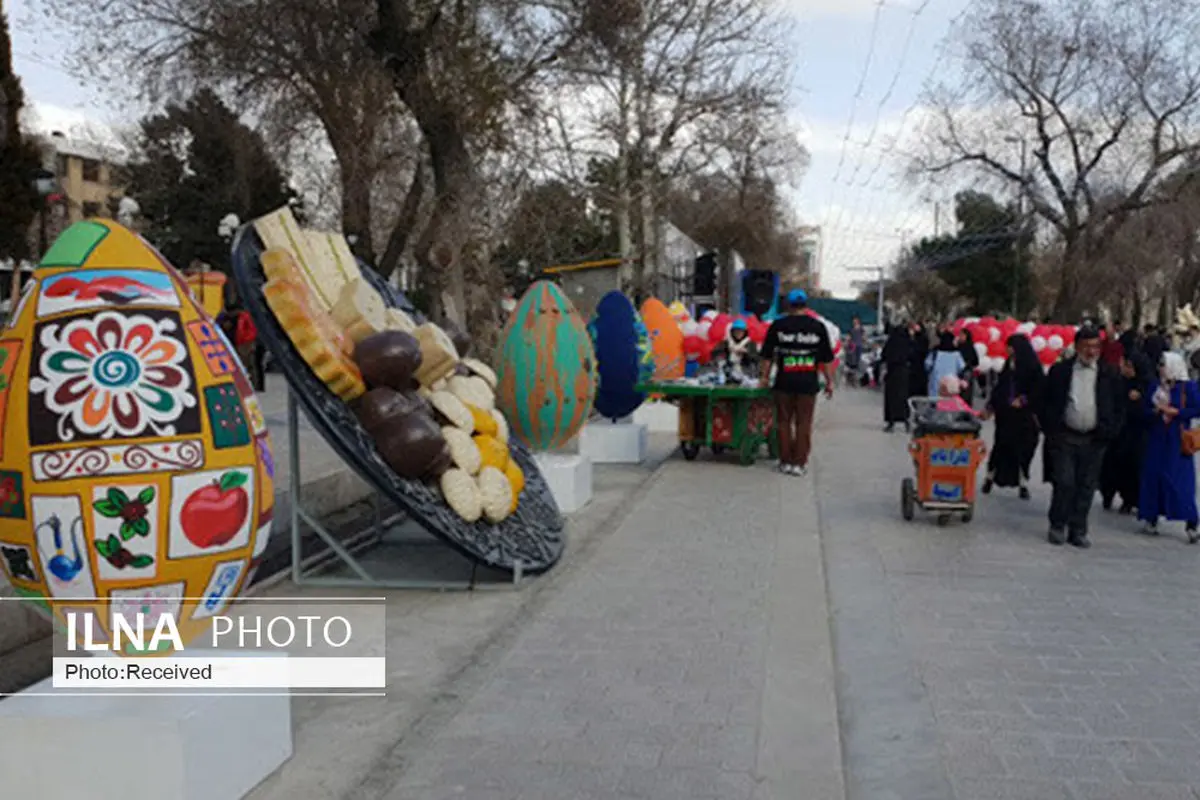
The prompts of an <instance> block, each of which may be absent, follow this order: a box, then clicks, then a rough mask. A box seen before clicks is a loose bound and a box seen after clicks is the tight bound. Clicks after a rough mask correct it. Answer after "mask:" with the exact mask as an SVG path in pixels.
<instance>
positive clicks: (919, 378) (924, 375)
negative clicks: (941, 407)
mask: <svg viewBox="0 0 1200 800" xmlns="http://www.w3.org/2000/svg"><path fill="white" fill-rule="evenodd" d="M928 355H929V332H928V331H926V330H925V326H924V325H921V324H920V323H918V324H916V325H913V327H912V351H911V352H910V353H909V361H908V396H909V397H926V396H928V391H929V389H928V386H927V384H928V383H929V373H928V371H926V369H925V358H926V356H928Z"/></svg>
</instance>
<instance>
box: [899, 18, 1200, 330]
mask: <svg viewBox="0 0 1200 800" xmlns="http://www.w3.org/2000/svg"><path fill="white" fill-rule="evenodd" d="M1198 35H1200V29H1198V28H1197V17H1196V14H1195V7H1194V6H1192V5H1190V4H1186V3H1177V2H1173V1H1172V0H1123V1H1121V2H1118V0H1063V2H1056V3H1047V2H1030V1H1029V0H996V1H995V2H992V3H986V4H979V5H978V6H976V7H975V9H974V10H972V11H971V12H970V13H969V14H968V15H967V16H966V17H965V19H964V20H963V22H962V23H961V25H960V26H959V28H958V29H957V31H956V32H954V33H953V34H952V36H953V37H954V43H955V44H957V45H960V47H961V54H962V66H963V69H962V71H961V73H960V74H958V75H955V77H954V78H951V79H948V80H947V81H944V82H942V83H940V84H938V85H935V86H933V87H932V88H930V89H929V91H928V92H927V97H926V100H927V102H928V104H929V106H930V108H931V110H932V119H931V122H930V124H929V125H928V127H927V129H926V131H925V134H926V136H925V141H924V142H923V152H922V154H921V155H920V156H919V157H918V158H917V159H916V160H915V163H914V168H915V170H916V171H917V172H918V173H919V174H923V175H925V176H927V177H931V178H933V179H935V180H944V176H945V175H946V174H947V173H953V172H961V171H963V170H966V171H967V172H975V173H983V174H984V175H986V176H988V177H990V178H992V179H995V180H997V181H999V182H1001V183H1003V184H1007V185H1009V186H1012V187H1014V188H1016V189H1017V190H1018V191H1019V192H1020V193H1021V194H1022V195H1023V197H1024V198H1025V200H1026V202H1027V203H1028V204H1029V206H1030V207H1031V209H1032V211H1033V212H1034V214H1036V215H1037V217H1038V218H1040V219H1041V220H1044V221H1045V223H1047V224H1048V225H1049V226H1050V227H1051V228H1052V229H1053V230H1054V231H1055V232H1056V233H1057V235H1058V236H1059V237H1060V239H1061V241H1062V258H1061V261H1060V263H1059V273H1060V274H1059V276H1058V278H1059V280H1058V291H1057V294H1056V297H1055V300H1054V304H1053V314H1054V315H1055V316H1056V317H1057V318H1059V319H1070V318H1073V317H1074V316H1076V315H1078V313H1079V312H1081V311H1082V310H1083V297H1084V295H1085V294H1086V292H1085V286H1086V283H1087V281H1088V269H1089V266H1090V265H1091V264H1092V263H1093V262H1094V261H1095V260H1096V259H1097V257H1098V256H1099V255H1100V254H1101V253H1102V252H1103V251H1104V249H1105V248H1106V247H1107V246H1108V245H1109V243H1110V242H1111V241H1112V239H1113V237H1114V236H1115V234H1116V233H1117V231H1118V230H1119V229H1120V228H1121V226H1122V225H1123V224H1124V223H1125V221H1126V220H1127V219H1128V217H1129V215H1130V214H1132V213H1133V212H1135V211H1138V210H1139V209H1142V208H1146V207H1148V206H1152V205H1155V204H1158V203H1162V202H1168V201H1169V200H1170V197H1169V196H1168V195H1166V194H1164V193H1161V192H1156V191H1155V189H1156V187H1157V185H1158V184H1159V182H1160V181H1161V179H1162V177H1163V176H1164V174H1166V173H1167V172H1169V171H1170V170H1172V169H1173V168H1174V167H1176V166H1178V165H1179V164H1181V163H1183V162H1184V161H1186V160H1187V159H1189V158H1190V157H1192V156H1194V155H1195V154H1196V153H1198V152H1200V49H1198V48H1196V46H1195V43H1196V40H1197V36H1198ZM1026 151H1027V155H1028V158H1029V161H1028V164H1026V163H1025V159H1024V158H1023V157H1022V153H1023V152H1026ZM1190 182H1191V176H1189V177H1188V180H1186V181H1183V182H1181V183H1180V184H1179V186H1178V189H1179V190H1182V188H1184V187H1185V186H1186V185H1187V184H1188V183H1190ZM1112 186H1117V187H1120V197H1119V201H1118V202H1116V203H1111V204H1102V203H1101V202H1100V200H1101V197H1100V194H1101V192H1100V189H1101V188H1107V187H1112Z"/></svg>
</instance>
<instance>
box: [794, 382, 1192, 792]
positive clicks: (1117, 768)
mask: <svg viewBox="0 0 1200 800" xmlns="http://www.w3.org/2000/svg"><path fill="white" fill-rule="evenodd" d="M878 402H879V398H878V395H874V394H866V393H863V394H849V395H843V397H842V399H841V402H839V403H838V404H837V405H836V406H834V407H832V408H831V409H830V413H827V414H826V415H825V418H824V424H823V427H824V430H823V431H822V432H821V438H820V440H819V469H818V470H817V474H816V481H817V491H818V498H819V503H820V508H821V517H822V534H823V538H824V545H825V550H826V554H827V559H828V574H829V582H830V598H831V607H832V609H833V612H834V646H835V653H836V659H837V664H838V694H839V704H840V708H841V719H842V729H843V741H844V748H845V753H846V770H847V795H848V797H849V798H851V800H883V799H884V798H887V799H889V800H890V798H897V799H898V800H899V799H900V798H903V800H915V799H916V798H921V799H922V800H925V799H928V800H941V798H956V800H993V799H995V800H999V799H1000V798H1004V799H1005V800H1015V799H1016V798H1022V799H1024V798H1028V799H1029V800H1059V798H1069V799H1070V800H1185V799H1186V800H1196V798H1198V797H1200V547H1188V546H1187V545H1186V544H1184V543H1183V542H1182V540H1181V538H1179V533H1178V532H1177V533H1176V535H1175V536H1166V535H1164V536H1163V537H1162V538H1160V539H1147V538H1142V537H1140V536H1138V535H1137V534H1135V533H1133V532H1132V531H1133V527H1134V526H1133V523H1132V522H1131V521H1130V520H1128V519H1126V518H1121V517H1118V516H1116V515H1113V514H1105V513H1103V512H1102V511H1100V509H1099V507H1098V506H1097V508H1096V509H1095V510H1094V512H1093V533H1092V538H1093V540H1094V546H1093V548H1092V549H1091V550H1088V551H1086V552H1081V551H1078V550H1075V549H1074V548H1071V547H1066V548H1054V547H1051V546H1050V545H1048V544H1047V543H1046V542H1045V530H1046V518H1045V511H1046V508H1047V504H1048V501H1049V490H1048V487H1044V486H1043V485H1041V484H1040V482H1039V484H1038V485H1037V486H1035V487H1034V495H1033V499H1032V500H1031V501H1030V502H1022V501H1020V500H1019V499H1017V498H1016V496H1015V495H1014V494H1011V493H1008V492H998V493H997V494H995V495H993V496H991V497H987V498H982V499H981V503H980V505H979V508H978V510H977V514H976V517H975V520H974V521H973V522H972V523H970V524H969V525H963V524H961V523H957V522H956V523H954V524H952V525H951V526H949V527H946V528H939V527H937V526H936V525H935V524H934V521H933V520H932V518H930V517H922V516H921V515H920V514H918V518H917V520H915V521H914V522H912V523H904V522H903V521H902V520H901V519H900V513H899V512H900V504H899V496H900V492H899V490H900V480H901V478H902V477H904V476H905V475H907V474H909V466H908V459H907V455H906V453H905V445H906V442H907V439H906V437H904V436H902V435H900V434H895V435H892V436H886V435H885V434H883V433H881V432H880V427H881V426H880V424H879V418H880V414H879V408H878ZM988 435H989V440H990V432H989V434H988ZM1037 463H1040V462H1035V468H1034V469H1035V473H1039V468H1038V467H1037V466H1036V464H1037ZM1035 479H1040V473H1039V474H1036V475H1035ZM805 796H806V795H804V794H803V793H798V794H796V797H797V798H800V797H805Z"/></svg>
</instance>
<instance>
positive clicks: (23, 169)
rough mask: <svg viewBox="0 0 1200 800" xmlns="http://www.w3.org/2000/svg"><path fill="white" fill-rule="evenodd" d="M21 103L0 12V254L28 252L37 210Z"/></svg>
mask: <svg viewBox="0 0 1200 800" xmlns="http://www.w3.org/2000/svg"><path fill="white" fill-rule="evenodd" d="M24 104H25V93H24V92H23V91H22V90H21V80H20V79H19V78H18V77H17V76H16V75H15V74H13V69H12V42H11V41H10V39H9V36H8V18H7V17H6V16H5V15H4V13H3V12H0V258H14V259H22V258H26V257H28V256H29V255H30V253H29V240H28V233H29V226H30V223H32V222H33V219H34V216H35V215H36V214H37V211H38V202H39V201H38V195H37V191H36V190H35V189H34V187H33V181H34V178H35V177H36V173H37V170H38V169H39V168H40V167H41V154H40V153H39V151H38V147H37V144H36V142H34V141H33V140H32V139H30V138H28V137H25V136H22V135H21V126H20V113H21V107H22V106H23V105H24Z"/></svg>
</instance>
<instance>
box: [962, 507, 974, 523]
mask: <svg viewBox="0 0 1200 800" xmlns="http://www.w3.org/2000/svg"><path fill="white" fill-rule="evenodd" d="M973 519H975V506H971V507H970V508H968V509H967V510H966V511H964V512H963V515H962V521H963V522H970V521H971V520H973Z"/></svg>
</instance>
